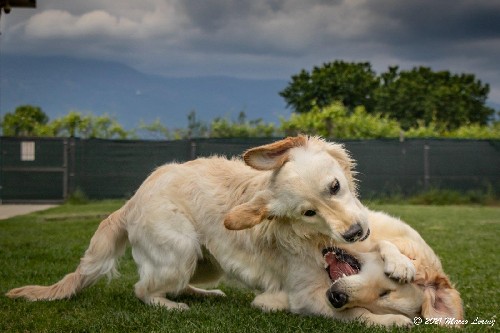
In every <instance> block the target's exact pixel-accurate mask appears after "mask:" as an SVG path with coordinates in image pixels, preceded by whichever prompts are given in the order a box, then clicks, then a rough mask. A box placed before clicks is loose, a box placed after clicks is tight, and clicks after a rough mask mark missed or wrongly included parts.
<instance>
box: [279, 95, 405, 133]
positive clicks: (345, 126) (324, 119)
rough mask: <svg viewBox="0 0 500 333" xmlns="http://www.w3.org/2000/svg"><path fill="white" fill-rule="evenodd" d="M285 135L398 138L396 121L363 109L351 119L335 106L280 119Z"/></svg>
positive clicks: (345, 112)
mask: <svg viewBox="0 0 500 333" xmlns="http://www.w3.org/2000/svg"><path fill="white" fill-rule="evenodd" d="M281 129H282V130H283V132H285V134H286V135H296V134H298V133H305V134H311V135H321V136H323V137H327V138H342V139H366V138H387V137H398V136H399V135H400V128H399V124H398V123H397V121H394V120H391V119H388V118H387V117H384V116H381V115H378V114H369V113H367V112H366V111H365V109H364V108H363V107H357V108H355V110H354V112H353V113H352V114H351V115H348V110H347V108H346V107H344V106H343V105H341V104H339V103H336V104H332V105H329V106H327V107H325V108H323V109H320V108H319V106H313V108H312V109H311V111H310V112H306V113H301V114H298V113H294V114H292V115H291V117H290V119H289V120H285V119H281Z"/></svg>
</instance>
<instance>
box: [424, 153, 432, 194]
mask: <svg viewBox="0 0 500 333" xmlns="http://www.w3.org/2000/svg"><path fill="white" fill-rule="evenodd" d="M430 149H431V147H430V146H429V144H427V143H425V144H424V189H425V190H428V189H429V182H430V179H431V175H430V165H429V164H430V161H429V150H430Z"/></svg>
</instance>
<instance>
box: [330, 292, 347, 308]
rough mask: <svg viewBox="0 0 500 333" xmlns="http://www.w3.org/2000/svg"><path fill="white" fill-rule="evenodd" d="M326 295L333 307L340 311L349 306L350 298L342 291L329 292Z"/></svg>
mask: <svg viewBox="0 0 500 333" xmlns="http://www.w3.org/2000/svg"><path fill="white" fill-rule="evenodd" d="M326 295H327V297H328V300H329V301H330V303H332V305H333V307H334V308H336V309H339V308H341V307H343V306H344V305H346V304H347V301H348V300H349V297H348V296H347V295H346V294H344V293H341V292H340V291H327V292H326Z"/></svg>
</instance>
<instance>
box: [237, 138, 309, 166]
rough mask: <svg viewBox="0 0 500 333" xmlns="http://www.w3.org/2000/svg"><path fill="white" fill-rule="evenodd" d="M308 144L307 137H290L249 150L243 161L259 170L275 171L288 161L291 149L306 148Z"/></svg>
mask: <svg viewBox="0 0 500 333" xmlns="http://www.w3.org/2000/svg"><path fill="white" fill-rule="evenodd" d="M306 143H307V138H306V137H305V136H296V137H288V138H286V139H283V140H280V141H277V142H273V143H270V144H267V145H264V146H260V147H255V148H252V149H249V150H247V151H246V152H245V153H244V154H243V160H244V161H245V163H246V164H247V165H249V166H251V167H252V168H254V169H257V170H275V169H278V168H280V167H281V166H283V164H285V163H286V162H287V161H288V157H289V150H290V149H291V148H295V147H300V146H305V145H306Z"/></svg>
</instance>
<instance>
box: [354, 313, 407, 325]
mask: <svg viewBox="0 0 500 333" xmlns="http://www.w3.org/2000/svg"><path fill="white" fill-rule="evenodd" d="M364 323H365V324H366V325H368V326H384V327H393V326H397V327H411V326H413V321H412V320H411V319H410V318H408V317H405V316H403V315H396V314H386V315H372V316H369V317H368V318H365V320H364Z"/></svg>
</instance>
